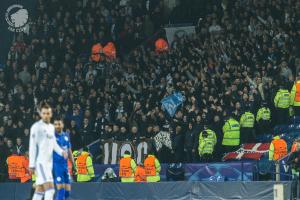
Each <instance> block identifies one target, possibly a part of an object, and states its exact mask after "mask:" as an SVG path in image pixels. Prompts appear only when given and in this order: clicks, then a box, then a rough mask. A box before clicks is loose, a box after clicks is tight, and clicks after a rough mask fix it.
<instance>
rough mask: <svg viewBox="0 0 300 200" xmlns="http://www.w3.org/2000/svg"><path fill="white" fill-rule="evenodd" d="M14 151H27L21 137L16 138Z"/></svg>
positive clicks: (19, 152) (21, 153)
mask: <svg viewBox="0 0 300 200" xmlns="http://www.w3.org/2000/svg"><path fill="white" fill-rule="evenodd" d="M13 151H14V152H16V153H17V154H18V155H23V154H25V152H26V149H25V146H24V145H23V141H22V139H21V138H20V137H17V139H16V145H15V147H14V150H13Z"/></svg>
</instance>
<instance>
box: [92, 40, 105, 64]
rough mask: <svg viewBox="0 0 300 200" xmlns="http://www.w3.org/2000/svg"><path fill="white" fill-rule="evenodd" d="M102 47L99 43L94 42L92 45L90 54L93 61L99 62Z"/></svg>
mask: <svg viewBox="0 0 300 200" xmlns="http://www.w3.org/2000/svg"><path fill="white" fill-rule="evenodd" d="M102 50H103V47H102V46H101V44H100V43H97V44H94V45H93V46H92V55H91V59H92V61H94V62H99V61H100V60H101V56H100V53H101V52H102Z"/></svg>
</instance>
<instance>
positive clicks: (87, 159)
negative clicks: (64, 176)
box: [73, 149, 95, 182]
mask: <svg viewBox="0 0 300 200" xmlns="http://www.w3.org/2000/svg"><path fill="white" fill-rule="evenodd" d="M73 155H74V153H73ZM75 165H76V171H77V182H91V181H92V180H93V178H94V177H95V173H94V167H93V160H92V158H91V156H90V154H89V152H88V151H87V149H84V150H83V151H82V152H81V153H80V155H78V157H77V159H76V161H75Z"/></svg>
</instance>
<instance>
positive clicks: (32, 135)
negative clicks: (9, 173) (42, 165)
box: [29, 126, 38, 169]
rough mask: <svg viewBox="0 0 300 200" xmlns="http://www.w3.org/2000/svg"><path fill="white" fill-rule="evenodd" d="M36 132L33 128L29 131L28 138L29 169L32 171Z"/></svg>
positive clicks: (34, 157) (35, 150)
mask: <svg viewBox="0 0 300 200" xmlns="http://www.w3.org/2000/svg"><path fill="white" fill-rule="evenodd" d="M36 137H37V131H36V128H35V126H32V127H31V129H30V138H29V168H31V169H34V168H35V163H36V157H37V148H38V147H37V143H36Z"/></svg>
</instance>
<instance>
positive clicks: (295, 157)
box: [286, 139, 300, 199]
mask: <svg viewBox="0 0 300 200" xmlns="http://www.w3.org/2000/svg"><path fill="white" fill-rule="evenodd" d="M299 158H300V139H296V140H295V141H294V143H293V146H292V149H291V153H290V156H289V157H288V160H287V162H286V164H287V165H291V167H292V175H293V180H295V181H294V182H293V185H292V190H293V199H297V196H298V195H297V193H298V192H299V183H300V176H299V172H300V160H299Z"/></svg>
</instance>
